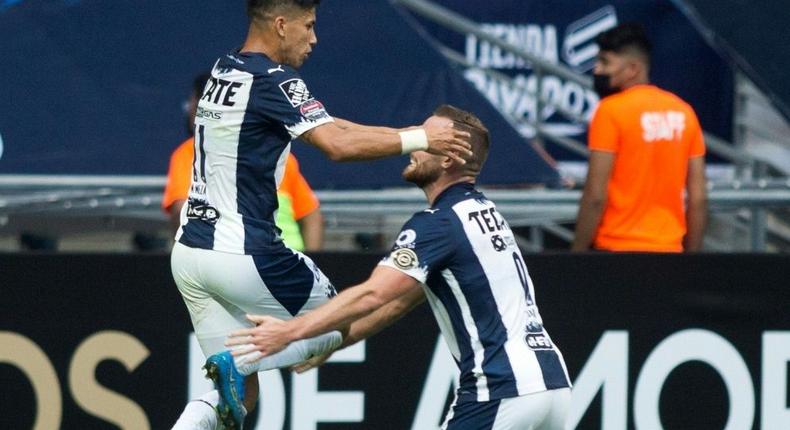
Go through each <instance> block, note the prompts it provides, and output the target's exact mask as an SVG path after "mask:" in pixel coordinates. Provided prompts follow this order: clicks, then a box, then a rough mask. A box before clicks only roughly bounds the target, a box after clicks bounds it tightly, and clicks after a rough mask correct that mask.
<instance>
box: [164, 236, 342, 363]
mask: <svg viewBox="0 0 790 430" xmlns="http://www.w3.org/2000/svg"><path fill="white" fill-rule="evenodd" d="M170 267H171V269H172V271H173V279H174V280H175V282H176V285H177V286H178V290H179V291H180V292H181V296H182V297H183V298H184V303H186V305H187V309H188V310H189V316H190V318H192V325H193V327H194V328H195V335H196V336H197V339H198V342H199V343H200V347H201V349H202V350H203V353H204V354H206V356H210V355H212V354H215V353H217V352H220V351H223V350H225V349H226V348H225V346H224V343H225V339H226V338H227V336H228V333H230V332H231V331H234V330H238V329H240V328H247V327H250V326H251V325H252V324H251V323H250V322H249V321H247V319H246V314H258V315H271V316H274V317H276V318H280V319H290V318H293V317H294V316H296V315H300V314H302V313H304V312H307V311H309V310H310V309H314V308H316V307H318V306H320V305H321V304H323V303H325V302H326V301H327V300H329V299H330V298H331V297H334V296H335V295H336V294H337V293H336V291H335V288H334V287H333V286H332V284H331V283H330V282H329V279H327V277H326V276H325V275H324V274H323V273H321V271H320V270H319V269H318V267H316V265H315V263H313V261H312V260H311V259H310V258H309V257H307V256H306V255H304V254H302V253H300V252H296V251H293V250H290V249H288V248H285V247H283V248H282V249H281V250H278V251H275V252H272V253H270V254H268V255H242V254H229V253H225V252H219V251H212V250H208V249H200V248H190V247H188V246H186V245H183V244H181V243H176V244H175V246H174V247H173V251H172V253H171V255H170Z"/></svg>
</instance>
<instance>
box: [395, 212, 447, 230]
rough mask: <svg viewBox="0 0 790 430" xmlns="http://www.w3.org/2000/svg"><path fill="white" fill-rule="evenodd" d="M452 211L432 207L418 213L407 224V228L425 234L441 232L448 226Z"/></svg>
mask: <svg viewBox="0 0 790 430" xmlns="http://www.w3.org/2000/svg"><path fill="white" fill-rule="evenodd" d="M451 212H452V210H448V209H446V208H437V207H430V208H427V209H423V210H421V211H419V212H416V213H415V214H413V215H412V216H411V218H409V220H408V221H407V222H406V227H408V228H412V229H415V230H421V231H425V232H434V231H439V230H441V229H442V228H443V227H446V226H448V215H449V214H450V213H451Z"/></svg>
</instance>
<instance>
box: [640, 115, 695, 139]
mask: <svg viewBox="0 0 790 430" xmlns="http://www.w3.org/2000/svg"><path fill="white" fill-rule="evenodd" d="M641 123H642V139H644V141H645V142H655V141H657V140H667V141H671V140H680V138H681V137H683V131H684V130H685V129H686V115H685V114H684V113H683V112H677V111H664V112H644V113H642V117H641Z"/></svg>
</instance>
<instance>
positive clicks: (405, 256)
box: [391, 248, 418, 270]
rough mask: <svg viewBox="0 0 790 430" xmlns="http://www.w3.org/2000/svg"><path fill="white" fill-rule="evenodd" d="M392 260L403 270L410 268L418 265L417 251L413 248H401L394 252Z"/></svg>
mask: <svg viewBox="0 0 790 430" xmlns="http://www.w3.org/2000/svg"><path fill="white" fill-rule="evenodd" d="M391 257H392V262H393V263H394V264H395V266H396V267H398V268H399V269H402V270H409V269H413V268H415V267H417V264H418V260H417V253H416V252H414V250H413V249H409V248H399V249H396V250H395V251H393V252H392V255H391Z"/></svg>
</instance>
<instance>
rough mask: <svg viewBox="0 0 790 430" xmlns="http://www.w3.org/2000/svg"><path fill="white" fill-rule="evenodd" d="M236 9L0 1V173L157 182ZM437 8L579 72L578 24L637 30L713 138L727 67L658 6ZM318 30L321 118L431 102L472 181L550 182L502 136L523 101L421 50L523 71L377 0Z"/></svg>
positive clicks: (231, 32)
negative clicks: (469, 113)
mask: <svg viewBox="0 0 790 430" xmlns="http://www.w3.org/2000/svg"><path fill="white" fill-rule="evenodd" d="M243 3H244V2H242V1H240V0H238V1H235V2H228V1H223V2H209V1H201V2H194V1H187V0H171V1H167V2H158V1H151V0H143V1H136V2H118V1H107V0H104V1H102V0H2V1H0V39H2V40H3V41H4V42H3V43H0V58H3V61H2V64H3V67H0V82H2V87H3V91H2V94H3V96H2V97H0V112H2V115H0V174H69V175H94V174H98V175H162V174H164V172H165V170H166V166H167V159H168V156H169V154H170V151H171V150H172V149H173V148H175V147H176V146H177V145H178V143H180V141H181V140H182V139H183V138H184V137H185V131H184V123H185V121H184V116H183V112H182V101H183V100H184V99H185V98H186V96H187V94H188V92H189V87H190V82H191V79H192V77H193V76H194V75H196V74H197V73H198V72H200V71H203V70H205V69H207V68H209V67H210V66H211V64H213V61H214V59H215V58H216V57H217V56H219V55H221V54H223V53H224V52H226V51H228V50H229V49H232V48H233V47H235V46H238V45H239V44H240V43H241V42H242V41H243V38H244V36H245V32H246V17H245V15H244V7H243ZM439 3H441V4H444V5H445V6H448V7H450V8H452V9H454V10H456V11H457V12H460V13H462V14H464V15H467V16H468V17H470V18H471V19H473V20H475V21H478V22H482V23H485V24H486V28H487V29H489V31H493V32H496V33H498V34H502V36H503V37H507V38H509V39H511V40H513V41H516V42H518V43H520V44H524V46H526V48H527V49H529V50H531V51H532V52H535V53H538V54H539V55H541V56H543V57H544V58H547V59H549V60H551V61H557V62H562V63H565V64H567V65H571V66H572V67H574V68H576V69H577V70H579V71H588V70H589V67H590V58H589V51H587V50H585V48H588V47H589V34H586V35H585V34H584V31H583V30H584V29H586V28H588V27H586V26H589V25H591V23H592V25H598V24H601V23H603V24H605V25H608V24H611V23H612V22H614V21H622V20H631V19H638V20H642V21H645V22H646V24H648V28H649V30H650V33H651V35H652V36H653V37H654V39H655V40H656V42H657V43H656V44H657V46H658V49H657V52H656V64H657V66H656V73H655V78H656V81H657V82H658V83H659V84H662V85H665V86H667V87H668V88H670V89H673V90H677V91H678V92H679V93H680V94H681V95H682V96H684V97H686V98H688V99H689V100H690V101H691V102H692V103H693V104H694V106H695V107H697V108H698V110H699V111H700V117H701V118H702V123H703V125H704V126H705V127H706V128H708V129H710V130H713V131H714V132H717V133H718V134H721V135H724V136H725V137H726V136H727V134H728V130H729V122H730V121H729V117H730V105H731V103H730V102H731V88H730V87H731V85H730V82H731V79H732V78H731V72H729V70H728V69H727V67H725V66H724V65H723V63H722V61H721V60H720V59H719V58H718V57H716V55H715V54H714V53H713V51H712V50H710V49H709V48H708V47H707V46H705V45H704V43H703V42H702V41H701V39H700V38H699V36H698V35H697V34H696V33H695V32H694V30H693V29H692V27H691V25H690V24H689V23H688V21H687V20H686V19H685V18H684V17H683V16H682V15H681V14H680V13H679V12H678V11H677V9H676V8H675V7H674V6H673V5H671V3H670V2H669V0H640V1H636V2H634V1H625V0H617V1H603V0H585V1H578V0H556V1H553V2H551V3H546V2H538V1H524V2H514V1H505V0H493V1H486V2H484V3H482V4H481V3H480V2H478V1H473V0H464V1H458V0H453V1H450V0H443V1H440V2H439ZM580 34H581V36H580ZM318 37H319V45H318V48H317V50H316V51H315V53H314V55H313V57H312V58H311V59H310V60H309V61H308V62H307V64H306V65H305V67H304V69H303V74H304V76H305V78H306V80H307V82H308V83H309V85H310V87H311V90H312V91H313V93H314V94H316V95H317V96H318V97H319V98H320V99H322V101H323V102H324V104H325V105H326V106H327V108H328V109H329V111H330V112H331V113H333V114H335V115H337V116H340V117H347V118H349V119H352V120H356V121H359V122H363V123H377V124H386V125H393V126H403V125H408V124H414V123H419V122H420V121H422V120H423V119H424V118H425V117H426V116H427V115H428V114H429V113H430V111H431V110H432V109H433V108H434V107H435V106H436V105H437V104H439V103H441V102H449V103H453V104H457V105H459V106H461V107H463V108H467V109H470V110H473V111H475V112H476V113H478V114H479V116H480V117H481V118H482V119H483V120H484V122H486V123H487V125H488V126H489V127H490V128H491V130H492V135H493V141H494V146H493V148H492V153H491V157H490V159H489V165H488V168H487V169H486V171H485V172H484V174H483V177H482V180H483V182H485V183H488V184H520V183H545V184H549V185H555V184H556V183H557V173H556V171H555V170H554V169H553V167H552V166H551V163H550V162H547V160H546V159H545V158H544V157H542V156H541V155H539V153H538V152H536V151H535V150H534V149H533V147H532V146H531V145H532V142H531V141H530V136H531V135H530V133H529V130H524V129H519V130H516V129H514V128H513V127H512V126H511V125H510V124H509V122H508V121H507V120H505V119H504V118H503V117H502V116H501V115H500V114H499V113H498V112H497V108H498V109H500V110H502V111H506V112H513V113H515V114H516V115H523V116H529V115H534V112H530V111H529V109H528V106H529V99H528V98H527V97H524V96H523V95H521V94H518V93H512V94H505V93H507V91H505V92H503V91H502V90H503V89H502V88H499V87H497V86H496V85H494V84H492V83H490V82H487V81H486V80H485V79H484V78H482V77H480V76H477V75H475V74H474V73H469V72H467V73H464V71H461V70H457V69H455V68H454V67H452V66H451V65H449V64H448V63H447V62H445V61H444V59H443V58H441V56H440V55H438V54H437V51H436V49H435V48H436V42H437V41H441V42H442V43H445V44H447V45H449V46H451V47H453V48H455V49H457V50H459V51H460V52H462V53H464V54H465V55H466V56H467V57H469V58H471V59H473V60H474V61H476V62H480V63H494V65H495V66H496V67H497V68H498V69H501V70H503V71H505V72H507V73H512V74H514V75H521V76H522V77H521V78H520V79H526V80H528V79H529V78H530V70H529V68H528V67H527V66H525V65H523V64H519V63H518V62H515V63H514V62H513V61H511V60H509V59H507V58H505V59H502V58H497V56H496V55H494V54H493V51H491V50H489V49H487V47H486V46H484V44H480V43H476V41H475V40H474V38H469V37H465V36H462V35H457V34H454V33H453V34H451V33H448V32H447V31H446V30H441V29H439V28H437V27H436V26H434V25H431V24H429V23H426V22H424V21H421V20H419V19H415V18H414V17H413V16H412V15H411V14H410V13H408V12H406V11H405V10H403V9H401V8H399V7H396V6H393V5H392V4H390V2H388V1H385V0H371V1H364V2H360V1H356V2H349V1H325V2H324V4H323V5H322V6H321V7H320V9H319V22H318ZM546 79H547V80H548V85H547V88H548V89H549V90H550V91H552V93H551V96H552V97H558V98H559V99H560V100H564V103H566V104H567V105H568V107H570V108H571V109H575V110H578V111H579V112H581V113H583V114H585V115H589V113H590V112H591V109H592V106H593V105H594V101H595V98H594V95H592V94H584V93H583V92H581V93H580V92H579V91H578V88H575V87H573V85H569V84H567V83H563V82H560V81H559V80H557V79H556V78H554V77H547V78H546ZM475 88H479V89H482V90H483V92H482V93H481V92H478V91H476V89H475ZM580 94H581V95H582V96H581V97H579V95H580ZM489 100H490V101H492V102H493V104H492V103H489ZM549 122H550V123H551V126H552V127H554V128H555V129H556V130H558V131H560V132H564V133H566V134H569V135H580V134H583V131H584V129H583V127H582V126H580V125H579V124H573V123H562V122H560V120H559V119H558V118H557V117H556V116H553V117H551V118H549ZM295 146H296V148H295V152H296V153H297V155H298V156H299V157H300V160H301V161H302V164H303V170H304V171H305V173H306V176H307V178H308V179H309V180H310V181H311V183H313V184H314V186H315V187H316V188H353V187H386V186H399V185H402V182H401V180H400V177H399V172H400V170H401V168H402V166H403V164H404V160H402V159H393V160H385V161H379V162H376V163H373V164H368V165H359V164H348V165H337V164H335V163H329V162H327V161H326V159H325V158H324V157H323V156H321V155H320V154H319V153H318V152H317V151H316V150H314V149H312V148H310V147H308V146H307V145H304V144H296V145H295ZM554 153H555V155H557V156H560V157H562V156H563V154H562V153H561V152H560V153H557V152H556V151H554ZM565 155H567V154H565Z"/></svg>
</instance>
